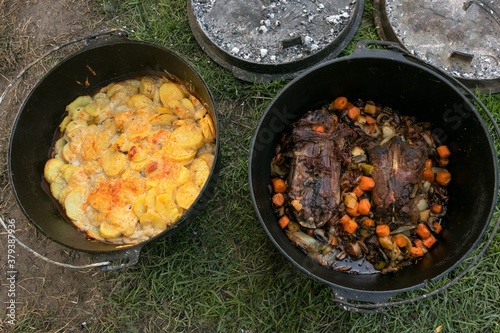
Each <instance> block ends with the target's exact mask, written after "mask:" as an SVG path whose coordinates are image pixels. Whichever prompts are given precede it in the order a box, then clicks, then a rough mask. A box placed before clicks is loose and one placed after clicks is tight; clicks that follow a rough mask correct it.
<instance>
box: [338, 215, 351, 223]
mask: <svg viewBox="0 0 500 333" xmlns="http://www.w3.org/2000/svg"><path fill="white" fill-rule="evenodd" d="M350 219H351V217H350V216H349V215H347V214H344V215H342V217H341V218H340V223H342V224H344V223H347V221H349V220H350Z"/></svg>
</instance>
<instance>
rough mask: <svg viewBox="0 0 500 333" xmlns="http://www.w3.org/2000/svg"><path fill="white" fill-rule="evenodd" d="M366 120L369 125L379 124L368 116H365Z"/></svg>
mask: <svg viewBox="0 0 500 333" xmlns="http://www.w3.org/2000/svg"><path fill="white" fill-rule="evenodd" d="M365 119H366V123H367V124H368V125H374V124H376V123H377V120H376V119H375V118H373V117H370V116H368V115H366V116H365Z"/></svg>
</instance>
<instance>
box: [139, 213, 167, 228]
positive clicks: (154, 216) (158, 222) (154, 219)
mask: <svg viewBox="0 0 500 333" xmlns="http://www.w3.org/2000/svg"><path fill="white" fill-rule="evenodd" d="M139 222H140V223H141V225H142V226H144V227H148V226H152V227H153V228H155V229H157V230H165V229H166V228H167V223H166V222H165V221H164V220H163V219H162V218H161V216H160V214H158V213H156V212H147V213H144V214H143V215H142V216H141V218H140V219H139Z"/></svg>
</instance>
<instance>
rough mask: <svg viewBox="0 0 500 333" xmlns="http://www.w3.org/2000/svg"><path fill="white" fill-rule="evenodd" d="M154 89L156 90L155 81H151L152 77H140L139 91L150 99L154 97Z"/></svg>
mask: <svg viewBox="0 0 500 333" xmlns="http://www.w3.org/2000/svg"><path fill="white" fill-rule="evenodd" d="M156 90H158V88H156V82H155V81H153V79H151V78H150V77H143V78H142V79H141V84H140V86H139V93H141V94H142V95H144V96H146V97H148V98H150V99H154V97H155V94H156Z"/></svg>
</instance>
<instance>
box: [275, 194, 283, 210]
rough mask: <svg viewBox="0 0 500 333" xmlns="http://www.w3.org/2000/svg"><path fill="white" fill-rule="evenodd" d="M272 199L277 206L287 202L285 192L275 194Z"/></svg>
mask: <svg viewBox="0 0 500 333" xmlns="http://www.w3.org/2000/svg"><path fill="white" fill-rule="evenodd" d="M272 201H273V204H275V205H276V206H277V207H281V206H283V205H284V204H285V196H284V195H283V193H276V194H275V195H273V198H272Z"/></svg>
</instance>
